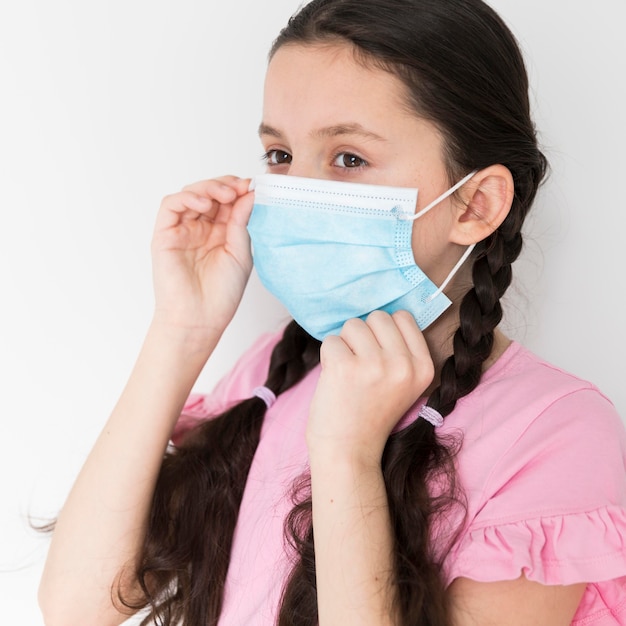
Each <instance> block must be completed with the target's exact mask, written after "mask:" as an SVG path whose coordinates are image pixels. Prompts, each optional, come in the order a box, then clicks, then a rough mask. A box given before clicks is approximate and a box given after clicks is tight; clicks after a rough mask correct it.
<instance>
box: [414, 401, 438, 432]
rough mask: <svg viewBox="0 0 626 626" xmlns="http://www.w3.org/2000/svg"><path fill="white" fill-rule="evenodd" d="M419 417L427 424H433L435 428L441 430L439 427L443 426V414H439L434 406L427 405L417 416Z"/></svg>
mask: <svg viewBox="0 0 626 626" xmlns="http://www.w3.org/2000/svg"><path fill="white" fill-rule="evenodd" d="M417 417H421V418H422V419H425V420H426V421H427V422H429V423H430V424H432V425H433V426H434V427H435V428H439V426H441V425H442V424H443V417H442V415H441V413H439V411H437V409H433V407H432V406H428V405H426V404H425V405H424V406H423V407H422V408H421V409H420V411H419V413H418V414H417Z"/></svg>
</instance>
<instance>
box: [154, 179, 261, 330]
mask: <svg viewBox="0 0 626 626" xmlns="http://www.w3.org/2000/svg"><path fill="white" fill-rule="evenodd" d="M249 183H250V179H241V178H237V177H235V176H224V177H222V178H218V179H214V180H204V181H201V182H198V183H194V184H193V185H189V186H188V187H185V188H184V189H183V190H182V191H181V192H179V193H175V194H173V195H171V196H166V197H165V198H164V199H163V201H162V203H161V208H160V209H159V213H158V216H157V220H156V226H155V230H154V236H153V240H152V258H153V275H154V290H155V298H156V309H155V321H157V322H159V323H161V324H165V325H166V326H168V327H172V328H174V329H176V330H182V331H184V332H187V333H192V334H193V336H194V337H197V338H198V339H199V340H200V341H202V340H203V339H204V338H205V337H207V336H216V335H217V336H219V335H221V333H222V332H223V331H224V329H225V328H226V326H227V325H228V323H229V322H230V320H231V319H232V317H233V315H234V313H235V311H236V309H237V306H238V305H239V302H240V300H241V297H242V295H243V290H244V288H245V286H246V283H247V281H248V277H249V276H250V271H251V269H252V256H251V253H250V239H249V236H248V232H247V230H246V224H247V223H248V218H249V216H250V213H251V211H252V204H253V194H252V193H248V185H249Z"/></svg>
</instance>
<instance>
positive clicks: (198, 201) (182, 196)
mask: <svg viewBox="0 0 626 626" xmlns="http://www.w3.org/2000/svg"><path fill="white" fill-rule="evenodd" d="M219 207H220V203H219V202H218V201H217V200H211V199H210V198H206V197H204V196H199V195H198V194H196V193H194V192H192V191H180V192H178V193H175V194H172V195H170V196H165V198H163V200H162V201H161V207H160V209H159V213H158V215H157V221H156V228H157V229H160V228H170V227H172V226H176V225H177V224H180V223H181V222H182V221H183V220H185V219H194V220H195V219H198V218H199V217H200V216H202V215H205V216H207V217H208V218H209V219H212V218H213V217H214V216H215V214H216V212H217V210H218V209H219Z"/></svg>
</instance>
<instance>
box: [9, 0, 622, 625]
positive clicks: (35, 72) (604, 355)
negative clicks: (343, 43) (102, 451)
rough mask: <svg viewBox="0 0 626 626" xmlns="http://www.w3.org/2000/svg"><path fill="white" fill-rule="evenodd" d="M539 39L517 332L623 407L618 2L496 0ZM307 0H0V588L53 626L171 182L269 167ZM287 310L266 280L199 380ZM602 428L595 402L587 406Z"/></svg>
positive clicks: (530, 55)
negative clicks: (68, 537) (62, 567)
mask: <svg viewBox="0 0 626 626" xmlns="http://www.w3.org/2000/svg"><path fill="white" fill-rule="evenodd" d="M492 4H493V6H494V7H495V8H496V9H497V10H498V11H499V12H500V13H501V14H502V16H503V17H504V18H505V19H506V20H507V22H508V23H509V24H510V25H511V27H512V29H513V30H514V32H515V33H516V34H517V36H518V37H519V39H520V41H521V44H522V46H523V48H524V51H525V54H526V58H527V61H528V66H529V70H530V74H531V79H532V85H533V87H532V100H533V106H534V108H535V117H536V121H537V125H538V127H539V128H540V130H541V141H542V144H543V145H544V147H545V149H546V152H547V154H548V156H549V158H550V160H551V163H552V168H553V172H552V176H551V179H550V182H549V183H548V184H547V186H546V187H545V188H544V190H543V192H542V194H541V196H540V198H539V201H538V202H537V203H536V205H535V209H534V213H533V217H532V219H531V220H530V221H529V224H528V228H527V236H528V239H527V241H528V248H527V251H526V253H525V256H524V259H523V260H521V261H520V262H519V272H518V273H519V274H520V275H521V280H518V282H517V284H516V289H515V293H514V294H513V297H512V298H509V299H508V301H509V310H510V313H509V321H508V331H509V334H511V335H512V336H514V337H515V338H517V339H520V340H522V341H524V342H525V343H526V344H527V345H528V346H529V347H530V348H531V349H533V350H535V351H536V352H537V353H539V354H540V355H542V356H544V357H546V358H547V359H549V360H551V361H553V362H554V363H555V364H557V365H559V366H561V367H564V368H566V369H568V370H571V371H573V372H575V373H576V374H578V375H580V376H582V377H584V378H588V379H590V380H592V381H593V382H595V383H596V384H597V385H598V386H599V387H600V389H601V390H603V391H604V392H605V393H606V394H607V395H608V396H609V397H611V398H612V399H613V401H614V402H615V404H616V405H617V407H618V409H619V411H620V413H621V414H622V415H623V416H626V385H625V384H624V380H623V379H624V373H625V367H624V354H623V353H624V349H625V348H626V332H625V330H624V329H625V327H626V324H625V321H624V315H623V297H624V296H623V294H622V293H621V289H622V288H623V286H624V269H625V267H626V255H625V253H624V248H625V241H624V232H625V227H626V217H625V215H626V201H625V200H624V190H623V184H622V181H623V180H624V178H625V176H626V157H625V156H624V154H625V149H626V130H625V129H626V124H625V122H624V102H625V101H626V87H625V82H626V79H625V77H626V44H625V43H624V42H625V41H626V39H625V38H624V37H623V32H622V25H623V19H624V17H625V13H626V3H624V0H597V1H596V2H594V3H593V4H590V3H589V2H583V1H582V0H527V1H526V2H519V0H493V3H492ZM298 5H299V2H298V1H297V0H278V1H277V0H272V1H269V0H255V2H246V3H244V2H234V1H233V2H216V1H208V2H207V1H205V2H199V1H197V2H195V1H193V0H177V1H176V2H174V0H152V1H151V2H148V1H147V0H137V1H135V2H129V1H127V0H125V1H122V0H109V1H108V2H99V3H89V2H83V1H79V0H56V1H55V2H45V1H44V0H20V2H19V3H18V2H8V1H6V0H3V1H2V4H1V5H0V203H1V208H0V215H1V221H0V286H1V290H2V291H1V294H2V295H1V298H2V299H1V304H0V415H1V419H2V433H3V446H2V448H3V452H2V454H1V455H0V463H1V465H0V485H1V494H2V497H1V504H0V524H1V526H0V528H1V530H2V534H1V535H0V598H1V602H0V606H1V607H2V614H3V618H2V622H3V624H4V623H6V624H17V625H22V624H23V625H28V626H31V625H35V626H36V625H38V624H41V623H42V622H41V618H40V616H39V611H38V609H37V605H36V599H35V593H36V586H37V582H38V578H39V576H40V572H41V567H42V563H43V559H44V556H45V550H46V546H47V543H46V540H42V539H41V538H39V537H37V536H36V535H35V534H34V533H33V532H32V531H30V530H28V528H27V524H26V517H27V515H29V514H30V515H33V516H46V515H54V513H55V512H56V511H57V510H58V508H59V507H60V506H61V504H62V502H63V500H64V498H65V495H66V494H67V491H68V489H69V487H70V485H71V482H72V480H73V478H74V477H75V475H76V473H77V472H78V470H79V467H80V465H81V463H82V461H83V459H84V458H85V455H86V454H87V452H88V450H89V447H90V445H91V443H92V442H93V440H94V439H95V437H96V436H97V433H98V432H99V429H100V428H101V426H102V424H103V422H104V420H105V419H106V417H107V415H108V413H109V411H110V410H111V408H112V406H113V404H114V402H115V400H116V397H117V395H118V394H119V392H120V390H121V388H122V386H123V384H124V382H125V379H126V377H127V375H128V373H129V371H130V368H131V366H132V364H133V361H134V358H135V355H136V353H137V351H138V348H139V346H140V343H141V341H142V337H143V333H144V330H145V328H146V326H147V324H148V321H149V319H150V314H151V306H152V293H151V277H150V257H149V241H150V235H151V229H152V223H153V219H154V215H155V212H156V209H157V207H158V205H159V202H160V199H161V197H162V196H163V195H165V194H166V193H171V192H174V191H176V190H178V189H179V188H180V187H181V186H182V185H184V184H186V183H189V182H192V181H195V180H197V179H201V178H206V177H210V176H214V175H220V174H224V173H235V174H239V175H242V176H249V175H252V174H254V173H258V172H259V171H261V169H262V167H261V163H260V158H259V157H260V154H261V152H262V150H261V146H260V144H259V143H258V140H257V138H256V128H257V126H258V123H259V121H260V103H261V89H262V81H263V74H264V68H265V62H266V53H267V50H268V48H269V45H270V43H271V40H272V38H273V37H274V36H275V35H276V34H277V32H278V29H279V28H280V26H281V25H282V24H283V23H284V22H285V20H286V18H287V17H288V15H290V14H291V13H292V12H293V11H294V10H295V9H296V8H297V7H298ZM283 317H284V313H283V311H282V310H281V309H280V307H278V306H277V305H276V303H275V302H274V301H272V300H271V298H270V297H269V296H268V295H266V294H265V293H264V292H263V290H262V288H261V287H260V286H259V285H258V283H257V282H256V279H255V278H253V281H252V283H251V285H250V288H249V290H248V293H247V295H246V297H245V299H244V302H243V304H242V307H241V309H240V311H239V313H238V315H237V317H236V319H235V321H234V322H233V324H232V326H231V328H230V329H229V331H228V332H227V334H226V336H225V337H224V340H223V343H222V344H221V346H220V348H219V349H218V352H217V354H216V355H215V359H214V361H213V363H212V364H210V365H209V366H207V368H206V371H205V372H204V373H203V375H202V377H201V379H200V381H199V382H198V385H197V388H198V389H207V388H209V387H210V386H211V385H212V384H213V382H214V381H215V380H216V378H217V377H218V376H219V375H220V374H221V373H222V372H224V370H225V369H226V368H227V367H228V366H229V365H231V364H232V362H233V360H234V359H235V358H236V357H237V356H238V355H239V354H240V353H241V351H242V350H243V349H244V348H245V347H246V346H247V345H248V344H249V343H250V341H252V339H253V338H254V337H255V336H256V335H257V334H258V333H259V332H260V331H261V330H264V329H268V328H274V327H275V326H276V325H277V324H278V322H279V321H280V320H282V319H283ZM589 428H590V431H591V429H593V416H592V415H590V416H589Z"/></svg>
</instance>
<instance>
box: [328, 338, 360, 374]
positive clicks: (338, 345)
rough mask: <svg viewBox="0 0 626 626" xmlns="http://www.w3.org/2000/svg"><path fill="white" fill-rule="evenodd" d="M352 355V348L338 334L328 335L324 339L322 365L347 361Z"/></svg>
mask: <svg viewBox="0 0 626 626" xmlns="http://www.w3.org/2000/svg"><path fill="white" fill-rule="evenodd" d="M352 356H354V355H353V354H352V350H351V349H350V347H349V346H348V345H347V344H346V342H345V341H344V340H343V339H342V338H341V337H339V336H338V335H328V336H326V337H325V338H324V340H323V341H322V345H321V347H320V365H321V366H322V368H324V367H326V366H327V365H328V363H334V364H336V363H339V362H341V361H347V360H348V359H350V358H351V357H352Z"/></svg>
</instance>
